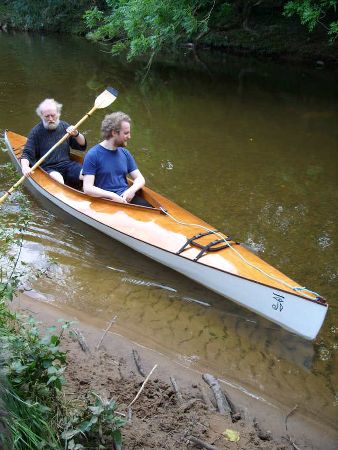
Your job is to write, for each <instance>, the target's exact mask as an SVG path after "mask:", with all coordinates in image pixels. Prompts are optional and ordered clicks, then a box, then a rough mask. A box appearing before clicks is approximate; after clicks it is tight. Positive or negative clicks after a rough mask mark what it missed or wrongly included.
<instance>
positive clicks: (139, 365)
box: [133, 349, 146, 378]
mask: <svg viewBox="0 0 338 450" xmlns="http://www.w3.org/2000/svg"><path fill="white" fill-rule="evenodd" d="M133 357H134V361H135V364H136V367H137V370H138V371H139V373H140V375H142V377H143V378H144V377H145V376H146V374H145V372H144V369H143V367H142V363H141V358H140V355H139V353H138V351H137V350H135V349H133Z"/></svg>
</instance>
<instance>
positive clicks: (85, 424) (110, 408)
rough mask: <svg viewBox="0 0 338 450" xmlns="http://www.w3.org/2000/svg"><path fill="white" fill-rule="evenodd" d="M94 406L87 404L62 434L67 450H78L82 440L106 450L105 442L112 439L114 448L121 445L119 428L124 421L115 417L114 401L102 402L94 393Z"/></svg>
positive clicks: (70, 421)
mask: <svg viewBox="0 0 338 450" xmlns="http://www.w3.org/2000/svg"><path fill="white" fill-rule="evenodd" d="M92 396H93V397H94V399H95V402H94V404H90V403H88V405H87V408H86V409H85V410H84V411H83V412H82V413H81V414H80V415H75V416H73V417H72V418H71V419H70V420H69V422H68V424H67V427H66V430H65V431H64V432H63V433H62V438H63V439H64V440H65V441H66V442H67V448H68V449H80V448H85V447H82V443H83V442H84V440H86V441H88V442H90V444H91V445H95V448H102V449H103V448H106V447H105V446H104V444H105V443H106V440H107V439H109V438H112V439H113V441H114V444H115V448H120V447H121V445H122V437H121V431H120V429H121V427H122V426H123V425H124V424H125V421H124V419H122V418H121V417H119V416H118V415H116V413H115V409H116V403H115V401H114V400H104V399H102V398H101V397H100V396H98V395H97V394H95V393H92Z"/></svg>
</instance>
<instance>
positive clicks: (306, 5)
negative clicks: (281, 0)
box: [284, 0, 338, 41]
mask: <svg viewBox="0 0 338 450" xmlns="http://www.w3.org/2000/svg"><path fill="white" fill-rule="evenodd" d="M336 12H337V2H336V0H290V1H288V2H287V4H286V5H285V7H284V14H285V15H286V16H287V17H291V16H293V15H297V16H298V17H299V18H300V21H301V23H302V24H303V25H305V26H306V27H307V28H308V29H309V31H313V30H314V29H315V27H316V26H317V25H318V24H320V25H322V26H324V27H325V28H326V29H327V31H328V34H329V36H330V39H331V41H333V40H335V39H336V37H337V36H338V21H337V20H334V19H333V17H334V16H336ZM327 17H329V18H328V19H327ZM327 22H328V23H327Z"/></svg>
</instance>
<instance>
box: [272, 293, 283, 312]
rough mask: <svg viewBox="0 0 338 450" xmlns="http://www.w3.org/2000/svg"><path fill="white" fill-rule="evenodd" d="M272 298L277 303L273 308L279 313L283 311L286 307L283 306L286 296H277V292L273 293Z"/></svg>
mask: <svg viewBox="0 0 338 450" xmlns="http://www.w3.org/2000/svg"><path fill="white" fill-rule="evenodd" d="M272 297H273V299H274V301H275V302H276V303H273V304H272V308H273V309H274V310H275V311H279V312H281V311H283V308H284V305H283V303H284V296H283V295H280V294H277V293H276V292H273V293H272Z"/></svg>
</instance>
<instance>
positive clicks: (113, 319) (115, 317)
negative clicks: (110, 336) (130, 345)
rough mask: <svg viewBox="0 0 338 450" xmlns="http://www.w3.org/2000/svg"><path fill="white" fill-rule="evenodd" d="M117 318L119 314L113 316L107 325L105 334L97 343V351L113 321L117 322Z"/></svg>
mask: <svg viewBox="0 0 338 450" xmlns="http://www.w3.org/2000/svg"><path fill="white" fill-rule="evenodd" d="M116 319H117V316H114V317H113V318H112V320H111V321H110V322H109V325H108V326H107V328H106V329H105V330H104V333H103V335H102V336H101V339H100V342H99V343H98V344H97V346H96V347H95V350H96V351H97V350H98V349H99V348H100V345H101V344H102V341H103V339H104V337H105V335H106V334H107V333H108V331H109V329H110V327H111V326H112V325H113V323H115V320H116Z"/></svg>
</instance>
